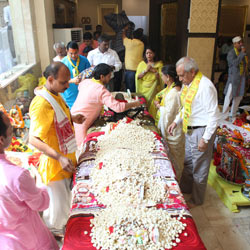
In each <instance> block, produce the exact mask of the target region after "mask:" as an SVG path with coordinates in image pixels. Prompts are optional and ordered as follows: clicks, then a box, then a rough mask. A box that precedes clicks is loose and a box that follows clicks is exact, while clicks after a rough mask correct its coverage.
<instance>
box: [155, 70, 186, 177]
mask: <svg viewBox="0 0 250 250" xmlns="http://www.w3.org/2000/svg"><path fill="white" fill-rule="evenodd" d="M161 78H162V80H163V82H164V83H165V84H166V85H167V87H166V88H165V89H164V90H162V91H161V92H160V93H158V94H157V95H156V97H158V100H155V101H154V102H153V103H152V105H154V106H155V107H156V109H157V110H158V111H157V115H156V119H158V121H157V124H156V126H157V127H158V129H159V130H160V131H161V134H162V136H163V137H164V138H165V139H166V142H167V144H168V147H169V156H170V158H171V160H172V163H173V165H174V168H175V171H176V176H177V179H178V180H180V177H181V173H182V170H183V166H184V157H185V136H184V133H183V130H182V123H180V124H178V125H177V128H176V130H175V134H174V135H170V134H168V132H167V128H168V126H169V125H170V124H171V123H172V122H173V121H174V119H175V117H176V115H177V114H178V113H179V110H180V108H181V100H180V90H181V83H180V82H179V81H178V77H177V73H176V70H175V66H174V65H166V66H164V67H163V68H162V74H161Z"/></svg>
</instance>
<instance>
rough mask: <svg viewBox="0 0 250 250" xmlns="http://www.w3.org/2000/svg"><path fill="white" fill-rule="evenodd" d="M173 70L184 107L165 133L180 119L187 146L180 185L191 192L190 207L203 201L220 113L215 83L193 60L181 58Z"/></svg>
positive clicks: (171, 132) (171, 129)
mask: <svg viewBox="0 0 250 250" xmlns="http://www.w3.org/2000/svg"><path fill="white" fill-rule="evenodd" d="M176 71H177V74H178V76H179V79H180V81H181V82H182V83H183V84H184V86H183V88H182V93H181V101H182V106H183V108H182V110H181V112H180V113H179V114H178V115H177V116H176V119H175V120H174V122H173V123H172V124H171V125H170V126H169V127H168V132H169V133H170V134H173V131H174V129H175V128H176V126H177V124H179V123H180V122H183V130H184V132H185V137H186V140H185V143H186V145H185V162H184V169H183V172H182V177H181V180H180V187H181V190H182V192H183V193H189V194H191V199H190V200H189V201H188V205H189V206H190V208H192V207H194V206H195V205H201V204H202V203H203V202H204V198H205V192H206V185H207V178H208V173H209V167H210V162H211V158H212V153H213V143H214V139H215V134H216V128H217V126H218V121H219V119H220V112H219V109H218V101H217V91H216V89H215V87H214V84H213V83H212V82H211V81H210V80H209V79H208V78H207V77H205V76H204V75H202V73H201V72H200V71H199V69H198V66H197V64H196V62H195V61H194V59H192V58H188V57H183V58H181V59H180V60H179V61H178V62H177V63H176Z"/></svg>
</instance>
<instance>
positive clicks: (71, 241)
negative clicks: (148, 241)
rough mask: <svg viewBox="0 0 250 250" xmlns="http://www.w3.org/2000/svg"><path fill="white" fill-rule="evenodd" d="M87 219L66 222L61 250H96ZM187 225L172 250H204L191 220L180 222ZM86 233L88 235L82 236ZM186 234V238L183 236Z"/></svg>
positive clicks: (74, 219) (78, 218)
mask: <svg viewBox="0 0 250 250" xmlns="http://www.w3.org/2000/svg"><path fill="white" fill-rule="evenodd" d="M92 218H93V216H88V217H74V218H70V219H69V220H68V223H67V226H66V233H65V237H64V244H63V248H62V249H63V250H96V248H95V247H93V245H92V243H91V238H90V235H89V234H90V231H91V228H90V219H92ZM182 222H183V223H186V224H187V227H186V230H185V231H183V232H182V233H181V234H180V240H181V242H180V243H178V245H177V246H176V247H173V248H172V249H173V250H205V249H206V248H205V246H204V244H203V242H202V240H201V238H200V236H199V234H198V231H197V228H196V226H195V223H194V221H193V219H192V218H187V219H186V220H182ZM85 231H87V232H88V234H84V232H85ZM184 233H187V236H184Z"/></svg>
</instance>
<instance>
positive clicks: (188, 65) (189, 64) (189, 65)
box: [176, 57, 199, 72]
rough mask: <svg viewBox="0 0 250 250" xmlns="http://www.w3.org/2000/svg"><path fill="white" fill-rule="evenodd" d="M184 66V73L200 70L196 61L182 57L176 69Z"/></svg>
mask: <svg viewBox="0 0 250 250" xmlns="http://www.w3.org/2000/svg"><path fill="white" fill-rule="evenodd" d="M182 64H183V66H184V71H185V72H190V71H191V70H192V69H194V70H195V72H196V71H198V70H199V68H198V65H197V63H196V62H195V60H194V59H193V58H191V57H182V58H181V59H180V60H179V61H178V62H177V63H176V68H177V67H178V66H180V65H182Z"/></svg>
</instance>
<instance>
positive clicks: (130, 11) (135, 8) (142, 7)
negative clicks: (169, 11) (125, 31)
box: [122, 0, 149, 16]
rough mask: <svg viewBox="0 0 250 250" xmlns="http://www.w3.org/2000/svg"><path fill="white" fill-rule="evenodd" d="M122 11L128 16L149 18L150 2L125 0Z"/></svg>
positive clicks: (145, 0) (147, 0) (146, 0)
mask: <svg viewBox="0 0 250 250" xmlns="http://www.w3.org/2000/svg"><path fill="white" fill-rule="evenodd" d="M122 9H123V10H125V11H126V14H127V15H128V16H149V0H123V1H122Z"/></svg>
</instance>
